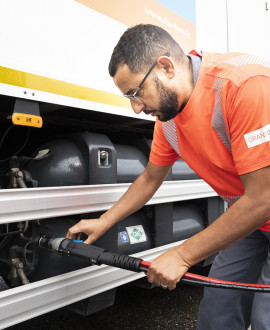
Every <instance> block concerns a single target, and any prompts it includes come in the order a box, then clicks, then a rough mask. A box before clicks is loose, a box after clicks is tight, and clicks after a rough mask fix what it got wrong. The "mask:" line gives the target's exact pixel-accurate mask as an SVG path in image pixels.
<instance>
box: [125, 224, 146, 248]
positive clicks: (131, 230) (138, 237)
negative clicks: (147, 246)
mask: <svg viewBox="0 0 270 330" xmlns="http://www.w3.org/2000/svg"><path fill="white" fill-rule="evenodd" d="M126 230H127V232H128V236H129V240H130V244H136V243H141V242H145V241H146V235H145V231H144V229H143V226H142V225H138V226H130V227H126Z"/></svg>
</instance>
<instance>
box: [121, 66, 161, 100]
mask: <svg viewBox="0 0 270 330" xmlns="http://www.w3.org/2000/svg"><path fill="white" fill-rule="evenodd" d="M156 64H157V60H156V61H155V63H154V64H153V65H152V66H151V68H150V69H149V71H148V72H147V74H146V75H145V77H144V78H143V80H142V81H141V83H140V85H139V87H138V88H137V89H136V91H135V92H134V93H133V94H124V96H125V97H127V98H128V99H129V100H132V101H135V102H137V103H140V104H141V103H143V102H142V100H140V99H139V98H138V97H137V96H136V95H137V94H138V92H139V90H140V89H141V87H142V85H143V83H144V82H145V79H146V78H147V77H148V76H149V74H150V72H151V71H152V70H153V68H154V66H155V65H156Z"/></svg>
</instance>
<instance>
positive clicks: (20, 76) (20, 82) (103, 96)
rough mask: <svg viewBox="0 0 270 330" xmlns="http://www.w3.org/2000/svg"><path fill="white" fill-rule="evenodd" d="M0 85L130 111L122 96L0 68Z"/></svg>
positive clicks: (126, 101)
mask: <svg viewBox="0 0 270 330" xmlns="http://www.w3.org/2000/svg"><path fill="white" fill-rule="evenodd" d="M0 83H3V84H7V85H13V86H18V87H23V88H29V89H33V90H37V91H42V92H47V93H52V94H57V95H63V96H68V97H74V98H77V99H81V100H86V101H92V102H98V103H104V104H109V105H114V106H116V107H122V108H128V109H130V108H131V107H130V103H129V100H128V99H126V98H124V97H123V96H121V95H117V94H113V93H109V92H103V91H100V90H97V89H93V88H89V87H84V86H80V85H75V84H71V83H67V82H64V81H61V80H57V79H52V78H47V77H43V76H38V75H36V74H32V73H28V72H23V71H18V70H14V69H10V68H6V67H3V66H0Z"/></svg>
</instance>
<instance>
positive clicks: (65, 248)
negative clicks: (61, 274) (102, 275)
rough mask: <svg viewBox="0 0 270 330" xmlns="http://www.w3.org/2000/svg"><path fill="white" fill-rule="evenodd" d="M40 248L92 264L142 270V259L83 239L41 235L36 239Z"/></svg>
mask: <svg viewBox="0 0 270 330" xmlns="http://www.w3.org/2000/svg"><path fill="white" fill-rule="evenodd" d="M36 242H37V244H38V246H39V247H40V248H46V249H48V250H49V251H52V252H54V253H57V254H60V255H65V256H68V257H75V258H77V259H80V260H82V261H85V262H89V263H90V264H92V265H101V264H105V265H108V266H114V267H118V268H122V269H127V270H131V271H133V272H141V271H142V269H141V266H140V263H141V261H142V259H140V258H134V257H130V256H127V255H123V254H119V253H114V252H109V251H107V250H105V249H103V248H100V247H97V246H94V245H87V244H84V243H83V242H82V241H78V240H70V239H67V238H63V237H62V238H53V237H46V236H43V237H40V238H39V239H37V240H36Z"/></svg>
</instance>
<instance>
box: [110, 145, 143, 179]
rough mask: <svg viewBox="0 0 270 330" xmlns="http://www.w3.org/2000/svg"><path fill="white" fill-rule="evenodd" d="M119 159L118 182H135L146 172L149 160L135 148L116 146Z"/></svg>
mask: <svg viewBox="0 0 270 330" xmlns="http://www.w3.org/2000/svg"><path fill="white" fill-rule="evenodd" d="M114 147H115V150H116V157H117V182H118V183H124V182H133V181H134V180H136V178H137V177H138V176H139V175H140V174H141V173H142V172H143V171H144V169H145V167H146V165H147V163H148V159H147V157H146V156H145V154H144V153H143V152H142V151H141V150H140V149H138V148H137V147H135V146H130V145H120V144H115V145H114Z"/></svg>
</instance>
